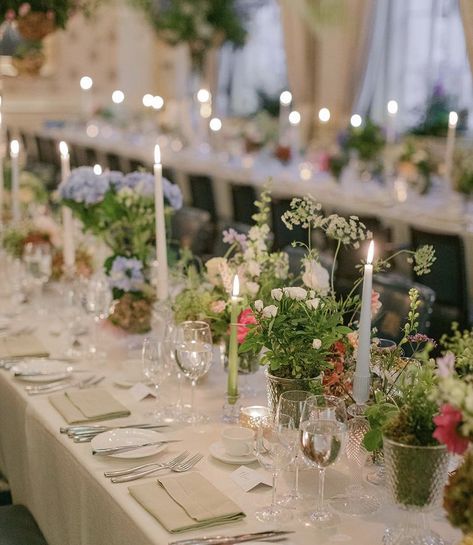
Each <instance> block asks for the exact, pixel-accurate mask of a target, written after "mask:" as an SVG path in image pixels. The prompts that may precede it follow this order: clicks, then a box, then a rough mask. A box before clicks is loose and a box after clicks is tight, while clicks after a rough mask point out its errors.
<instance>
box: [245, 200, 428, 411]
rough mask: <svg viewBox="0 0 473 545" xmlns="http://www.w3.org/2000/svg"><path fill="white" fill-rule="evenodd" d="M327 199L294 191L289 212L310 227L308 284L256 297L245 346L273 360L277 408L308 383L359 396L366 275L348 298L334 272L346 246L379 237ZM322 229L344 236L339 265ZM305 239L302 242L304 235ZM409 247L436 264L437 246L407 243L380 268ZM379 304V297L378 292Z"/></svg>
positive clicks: (422, 268)
mask: <svg viewBox="0 0 473 545" xmlns="http://www.w3.org/2000/svg"><path fill="white" fill-rule="evenodd" d="M321 209H322V207H321V205H320V203H318V202H317V201H316V200H315V199H314V198H313V197H312V196H307V197H304V198H294V199H293V200H292V202H291V204H290V209H289V210H288V211H286V212H285V213H284V214H283V216H282V219H283V221H284V223H285V224H286V226H287V227H288V229H290V230H292V229H293V228H294V226H298V227H301V228H303V229H305V230H306V231H307V235H308V236H307V239H308V244H307V245H305V244H301V243H298V244H300V245H302V246H304V247H305V249H306V255H305V257H304V259H303V261H302V268H303V270H302V275H301V278H300V282H301V283H302V286H300V285H299V286H287V285H286V286H283V287H281V288H276V289H272V290H271V292H270V294H269V297H267V296H266V297H260V298H258V299H257V300H256V301H255V302H254V303H253V304H252V305H251V308H252V310H253V313H254V316H255V318H256V324H255V325H254V326H251V328H250V331H249V333H248V335H247V337H246V339H245V342H244V343H243V345H242V347H241V349H240V350H241V352H243V353H244V352H245V351H246V350H251V351H254V352H258V351H261V353H262V356H261V363H262V364H263V365H266V366H267V376H268V401H269V405H270V406H271V407H273V408H275V406H276V405H277V400H278V398H279V395H280V394H281V392H282V391H284V390H287V389H293V390H294V389H303V390H310V391H314V392H316V391H320V389H322V388H323V389H324V390H325V392H326V393H330V394H335V395H339V396H343V397H344V398H346V399H347V400H350V401H353V398H352V392H351V390H352V377H353V371H354V360H353V357H352V356H353V354H354V350H355V349H356V346H357V342H358V341H357V329H358V322H357V316H358V312H359V309H360V297H359V295H358V294H357V290H358V288H359V286H360V284H361V282H362V277H360V278H359V279H358V280H357V281H355V282H354V285H353V288H352V290H351V292H350V293H349V294H348V296H346V297H345V298H342V297H339V296H338V295H337V293H336V291H335V288H334V273H335V268H336V265H337V258H338V254H339V252H340V249H341V248H342V247H345V248H350V247H352V248H355V249H356V248H358V247H359V246H360V243H361V242H363V241H366V240H368V239H370V238H371V237H372V234H371V233H370V232H369V231H368V230H367V229H366V227H365V225H364V224H363V223H362V222H361V221H360V220H359V219H358V217H356V216H350V217H349V218H345V217H343V216H339V215H337V214H331V215H329V216H325V215H324V214H323V213H322V212H321ZM314 230H321V231H322V232H323V233H324V235H325V236H326V237H327V238H329V239H331V240H332V241H334V242H335V243H336V249H335V253H334V260H333V264H332V270H331V272H329V271H328V270H326V269H325V268H324V267H323V266H322V264H321V263H320V256H319V254H318V253H317V251H316V250H315V249H313V248H312V246H311V239H312V233H313V231H314ZM296 244H297V243H296ZM403 252H407V255H408V258H409V259H410V260H412V262H413V264H414V268H415V270H416V271H417V272H418V273H420V274H423V273H427V272H429V271H430V266H431V265H432V263H433V261H434V260H435V257H434V255H433V248H432V247H427V246H424V247H422V248H419V249H418V250H417V251H415V252H414V251H406V250H402V251H400V252H397V253H396V254H393V255H392V256H390V257H388V258H384V259H383V258H377V260H376V261H375V263H374V265H373V268H374V271H375V272H381V271H383V270H386V269H388V268H389V267H390V262H391V260H392V259H394V258H395V257H397V256H398V255H400V254H401V253H403ZM371 303H372V306H373V307H374V310H376V309H377V308H379V297H378V296H377V295H376V294H375V295H374V296H373V295H372V301H371Z"/></svg>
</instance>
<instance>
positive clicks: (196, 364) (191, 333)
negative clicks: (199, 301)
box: [174, 321, 213, 424]
mask: <svg viewBox="0 0 473 545" xmlns="http://www.w3.org/2000/svg"><path fill="white" fill-rule="evenodd" d="M174 355H175V359H176V363H177V365H178V367H179V369H180V370H181V371H182V373H183V374H184V376H186V377H187V378H188V379H190V381H191V406H190V411H191V414H190V418H189V420H190V422H191V423H192V424H196V423H198V422H205V421H206V420H207V418H206V417H205V416H204V415H202V414H199V413H197V412H196V410H195V405H194V398H195V387H196V384H197V381H198V380H199V379H200V378H202V377H204V376H205V375H206V374H207V373H208V371H209V369H210V366H211V365H212V359H213V351H212V333H211V332H210V327H209V324H207V323H206V322H200V321H187V322H182V323H181V324H179V325H178V326H176V331H175V333H174Z"/></svg>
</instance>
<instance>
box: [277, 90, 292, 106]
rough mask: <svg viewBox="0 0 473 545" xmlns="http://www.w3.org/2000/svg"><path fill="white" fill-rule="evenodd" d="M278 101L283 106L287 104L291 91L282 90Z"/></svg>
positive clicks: (289, 102) (290, 98)
mask: <svg viewBox="0 0 473 545" xmlns="http://www.w3.org/2000/svg"><path fill="white" fill-rule="evenodd" d="M279 101H280V102H281V104H282V105H283V106H289V104H291V102H292V93H291V92H290V91H283V92H282V93H281V95H280V96H279Z"/></svg>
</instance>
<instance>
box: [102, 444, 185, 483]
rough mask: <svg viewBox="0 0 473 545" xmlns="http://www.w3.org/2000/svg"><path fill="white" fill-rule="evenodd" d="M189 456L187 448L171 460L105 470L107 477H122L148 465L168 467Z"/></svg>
mask: <svg viewBox="0 0 473 545" xmlns="http://www.w3.org/2000/svg"><path fill="white" fill-rule="evenodd" d="M187 456H189V451H188V450H185V451H183V452H181V453H180V454H178V455H177V456H176V457H175V458H172V459H171V460H168V461H167V462H150V463H147V464H142V465H140V466H135V467H129V468H128V469H117V470H115V471H104V475H105V477H121V476H122V475H130V474H131V473H135V472H136V471H140V470H141V469H146V468H147V467H151V466H155V468H156V467H158V466H159V467H167V466H170V465H173V464H179V463H180V462H183V461H184V460H185V459H186V458H187Z"/></svg>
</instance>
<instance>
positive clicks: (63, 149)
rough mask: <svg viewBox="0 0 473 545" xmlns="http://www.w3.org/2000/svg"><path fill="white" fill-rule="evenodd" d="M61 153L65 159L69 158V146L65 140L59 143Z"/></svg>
mask: <svg viewBox="0 0 473 545" xmlns="http://www.w3.org/2000/svg"><path fill="white" fill-rule="evenodd" d="M59 153H60V154H61V155H62V156H63V157H67V156H68V155H69V148H68V147H67V144H66V143H65V142H64V140H61V141H60V142H59Z"/></svg>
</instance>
